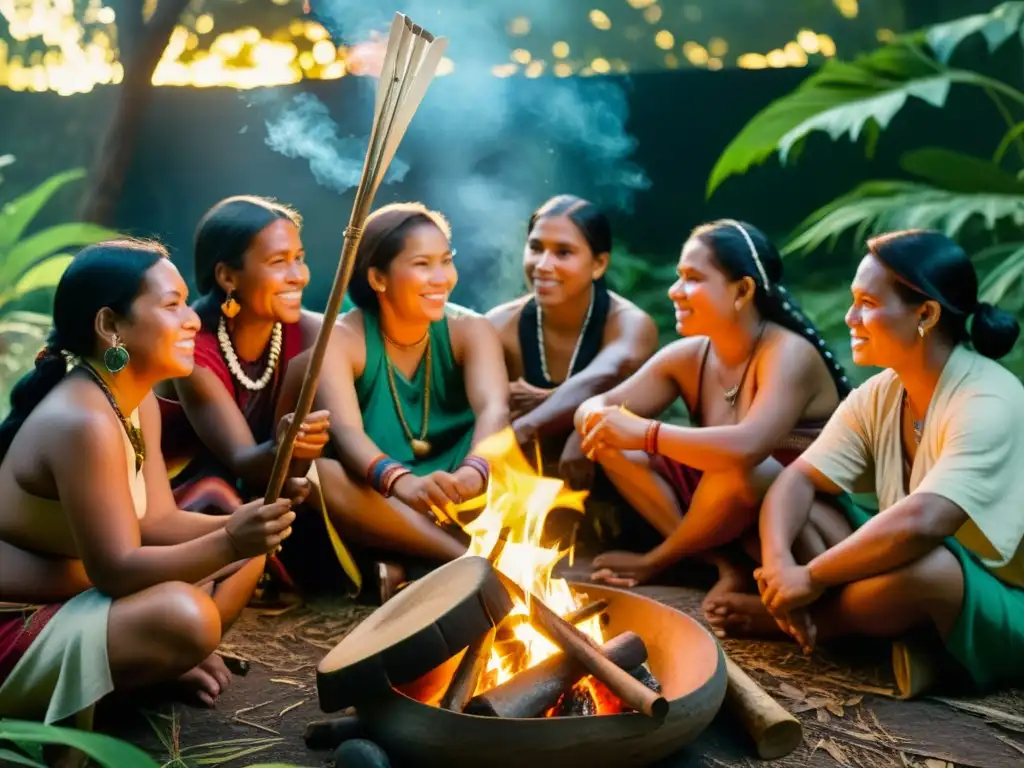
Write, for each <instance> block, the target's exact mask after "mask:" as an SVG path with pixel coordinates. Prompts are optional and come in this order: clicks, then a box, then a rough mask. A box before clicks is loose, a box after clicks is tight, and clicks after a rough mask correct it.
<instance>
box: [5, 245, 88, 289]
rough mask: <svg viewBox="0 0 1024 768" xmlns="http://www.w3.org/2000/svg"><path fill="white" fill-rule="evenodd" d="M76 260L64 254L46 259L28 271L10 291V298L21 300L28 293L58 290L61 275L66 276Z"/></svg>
mask: <svg viewBox="0 0 1024 768" xmlns="http://www.w3.org/2000/svg"><path fill="white" fill-rule="evenodd" d="M74 258H75V257H74V256H71V255H69V254H66V253H62V254H60V255H58V256H53V257H52V258H49V259H44V260H43V261H41V262H39V263H38V264H36V265H35V266H34V267H32V268H31V269H28V270H26V271H25V273H24V274H23V275H22V276H21V277H20V278H18V282H16V283H15V284H14V286H13V287H12V288H11V289H10V293H11V297H10V298H20V297H22V296H24V295H25V294H27V293H30V292H32V291H38V290H40V289H43V288H56V287H57V283H58V282H60V278H61V275H63V274H64V270H66V269H67V268H68V265H69V264H70V263H71V262H72V260H73V259H74ZM5 293H6V292H5Z"/></svg>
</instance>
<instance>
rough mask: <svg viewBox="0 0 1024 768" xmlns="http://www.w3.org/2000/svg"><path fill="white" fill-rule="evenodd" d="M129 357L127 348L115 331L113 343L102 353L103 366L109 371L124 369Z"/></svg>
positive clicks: (115, 371) (116, 371)
mask: <svg viewBox="0 0 1024 768" xmlns="http://www.w3.org/2000/svg"><path fill="white" fill-rule="evenodd" d="M131 359H132V358H131V355H129V354H128V350H127V349H126V348H125V346H124V344H122V343H121V339H120V338H118V336H117V334H116V333H115V334H114V341H113V343H112V344H111V345H110V348H109V349H107V351H106V352H104V353H103V366H104V367H105V368H106V369H107V370H108V371H110V372H111V373H119V372H121V371H123V370H124V369H125V367H126V366H127V365H128V363H129V362H130V361H131Z"/></svg>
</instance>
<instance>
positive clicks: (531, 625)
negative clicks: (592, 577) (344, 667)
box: [425, 430, 660, 717]
mask: <svg viewBox="0 0 1024 768" xmlns="http://www.w3.org/2000/svg"><path fill="white" fill-rule="evenodd" d="M476 452H477V453H478V454H480V455H482V456H484V457H485V458H486V459H487V460H488V461H489V462H490V465H491V480H490V483H489V485H488V489H487V493H486V497H485V498H484V499H483V502H484V503H483V509H482V511H480V512H479V514H478V515H477V516H476V517H475V518H473V519H472V520H471V521H469V522H467V523H465V524H463V526H462V527H463V529H464V530H465V531H466V533H468V534H469V535H470V536H471V541H470V545H469V549H468V552H467V554H466V556H467V557H485V558H487V560H489V561H490V562H491V564H492V565H493V566H494V568H495V569H496V570H497V571H498V573H499V574H500V575H501V577H502V580H503V581H504V582H505V583H506V586H509V587H510V590H509V591H510V594H511V596H512V610H511V611H510V612H509V613H508V614H507V615H506V616H505V618H504V619H503V620H502V621H501V622H500V623H499V624H498V625H497V627H496V628H495V629H494V631H492V632H490V633H488V634H487V635H486V636H485V637H484V638H482V639H481V641H480V642H479V643H477V644H475V645H473V646H470V648H468V649H467V651H466V653H465V655H464V657H463V662H462V664H461V666H460V667H459V669H458V670H457V672H456V674H455V675H454V677H453V680H452V683H451V685H450V686H449V687H448V689H447V691H445V692H444V694H443V695H441V696H440V697H438V696H436V695H435V696H434V697H433V699H432V700H430V701H427V702H425V703H428V704H431V705H436V706H443V707H445V708H446V709H456V710H458V711H465V712H467V713H469V714H479V715H491V716H495V715H499V716H506V717H558V716H580V715H608V714H619V713H621V712H628V711H635V710H633V709H631V708H630V707H629V706H628V705H627V704H624V702H623V701H622V699H621V698H620V696H618V695H617V694H616V693H615V692H614V691H613V690H612V689H611V688H610V687H609V685H608V684H607V683H605V682H603V681H602V680H601V679H600V678H599V677H595V676H594V675H593V674H592V673H589V672H588V670H587V668H586V666H584V665H581V663H580V662H581V661H583V660H582V659H580V658H579V657H578V655H575V654H574V649H575V651H576V653H578V652H580V651H581V650H583V647H584V645H589V646H590V647H591V648H592V649H593V653H592V656H593V657H599V656H601V655H604V656H605V657H606V658H607V659H609V660H611V661H612V662H614V663H615V664H616V665H617V666H618V667H620V668H622V669H624V670H626V671H627V672H629V673H630V674H631V676H632V677H634V678H635V679H637V680H639V681H640V682H642V683H643V684H644V685H646V686H647V687H648V688H649V689H650V690H651V691H653V692H654V693H658V692H660V686H659V685H658V683H657V681H656V679H655V678H654V676H653V675H652V674H651V672H650V670H649V668H648V667H647V666H646V665H645V661H646V659H647V651H646V648H645V646H644V644H643V641H642V640H641V639H640V637H639V636H638V635H637V634H635V633H633V632H628V633H624V634H622V635H620V636H618V637H616V638H614V642H611V643H608V644H607V645H606V641H608V640H609V638H607V637H606V636H605V632H604V628H603V626H602V622H601V615H602V612H603V610H604V609H605V608H607V605H608V604H607V602H605V601H591V600H590V599H589V598H587V597H586V595H584V594H582V593H579V592H574V591H573V590H572V588H571V587H570V586H569V584H568V583H567V582H566V581H565V580H564V579H558V578H553V577H552V572H553V570H554V568H555V566H556V565H557V564H558V562H559V561H561V560H562V559H563V558H565V557H567V556H568V557H569V558H571V557H572V555H573V548H574V544H573V543H572V542H571V541H570V542H569V544H568V546H567V547H565V548H562V547H561V546H558V545H555V546H549V547H544V546H542V543H541V542H542V539H543V536H544V525H545V522H546V521H547V518H548V515H549V514H550V513H551V512H552V511H553V510H554V509H556V508H566V509H573V510H575V511H577V512H579V513H581V514H582V512H583V502H584V500H585V499H586V497H587V493H586V492H585V491H571V490H568V489H566V488H565V486H564V483H563V482H562V481H561V480H559V479H556V478H550V477H545V476H543V474H542V472H541V459H540V456H539V455H538V457H537V466H536V468H534V467H533V466H531V465H530V463H529V462H528V461H527V459H526V457H525V456H524V454H523V453H522V451H521V450H520V448H519V445H518V444H517V442H516V440H515V436H514V434H513V432H512V431H511V430H505V431H503V432H501V433H499V434H497V435H495V436H493V437H491V438H490V439H489V440H486V441H484V442H483V443H482V444H481V445H479V446H478V447H477V450H476ZM480 502H481V500H480V499H477V500H472V501H469V502H467V503H466V504H464V505H462V506H461V507H456V508H454V509H452V510H449V514H450V515H451V516H452V517H453V518H454V519H459V518H460V517H461V516H462V515H463V514H464V513H465V512H467V511H472V510H475V509H479V508H480V507H479V505H480ZM535 603H536V604H535ZM538 611H539V612H540V613H541V617H540V618H539V619H538V616H537V615H536V614H537V613H538ZM559 618H560V619H561V625H562V626H561V627H560V629H561V630H562V631H563V632H569V631H570V630H569V629H568V628H575V637H576V640H577V641H579V642H577V643H576V644H575V646H574V648H570V649H569V652H568V653H566V652H564V651H563V648H561V647H560V642H559V633H558V632H557V631H556V632H554V633H552V632H551V627H550V624H551V623H552V622H556V623H557V622H558V621H559ZM553 635H554V636H553ZM598 649H600V650H598ZM602 651H603V654H602ZM593 660H594V659H593V658H591V661H593ZM585 663H586V662H585V661H584V664H585ZM619 679H620V680H621V676H620V678H619ZM619 685H622V683H621V682H620V683H619ZM634 695H635V694H634ZM657 700H658V699H657V697H652V698H651V701H652V702H656V701H657Z"/></svg>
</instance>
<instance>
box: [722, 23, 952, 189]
mask: <svg viewBox="0 0 1024 768" xmlns="http://www.w3.org/2000/svg"><path fill="white" fill-rule="evenodd" d="M955 74H957V73H953V72H943V71H940V68H939V67H938V65H937V64H935V62H932V61H929V60H928V59H927V57H924V56H923V55H921V53H920V52H919V51H917V50H916V49H914V48H913V47H912V46H911V44H910V43H909V42H907V41H905V40H898V41H897V42H895V43H893V44H891V45H887V46H884V47H882V48H879V49H877V50H875V51H872V52H870V53H868V54H865V55H863V56H860V57H859V58H857V59H855V60H854V61H853V62H843V61H835V60H833V61H829V62H828V63H827V64H826V65H825V66H824V67H822V69H821V70H820V71H818V72H816V73H815V74H813V75H811V76H810V77H808V78H807V79H806V80H805V81H804V82H803V83H801V85H800V86H799V87H798V88H797V89H796V90H795V91H793V92H792V93H790V94H788V95H786V96H783V97H782V98H780V99H777V100H775V101H774V102H772V103H771V104H770V105H768V106H767V107H766V108H765V109H763V110H761V111H760V112H759V113H758V114H756V115H755V116H754V118H753V119H752V120H751V121H750V122H749V123H747V125H746V126H744V128H743V130H742V131H740V133H739V135H737V136H736V137H735V138H734V139H733V140H732V141H731V142H730V143H729V145H728V146H727V147H726V148H725V151H724V152H723V153H722V155H721V157H719V159H718V162H717V163H716V164H715V167H714V169H713V170H712V172H711V176H710V177H709V179H708V188H707V194H708V196H709V197H710V195H711V194H712V193H713V192H714V191H715V189H716V188H717V187H718V186H719V185H720V184H721V183H722V182H723V181H725V180H726V179H727V178H729V177H730V176H733V175H735V174H740V173H744V172H746V171H747V170H748V169H749V168H751V167H752V166H754V165H759V164H761V163H763V162H764V161H765V160H767V159H768V158H769V157H770V156H771V155H772V154H774V153H775V152H776V151H779V152H780V157H781V159H782V161H783V162H786V160H787V159H788V157H789V156H790V155H791V154H792V153H793V151H794V150H795V149H796V148H797V146H798V144H799V142H801V141H802V140H803V139H804V138H805V137H806V136H807V135H808V134H810V133H813V132H815V131H823V132H825V133H828V134H829V135H830V136H831V137H832V138H833V139H836V138H839V137H840V136H843V135H846V134H848V135H849V136H850V137H851V138H853V139H854V140H856V139H857V138H858V137H860V136H861V135H866V134H868V133H869V132H871V131H872V130H878V129H884V128H886V127H887V126H888V125H889V124H890V122H892V119H893V117H894V116H895V115H896V114H897V113H898V112H899V110H900V109H902V107H903V106H904V104H906V102H907V100H908V99H909V98H910V97H915V98H918V99H921V100H923V101H925V102H927V103H929V104H931V105H932V106H935V107H941V106H943V105H944V104H945V101H946V96H947V95H948V93H949V88H950V85H951V83H952V82H954V79H955V78H954V75H955ZM962 77H963V75H962V74H961V78H962Z"/></svg>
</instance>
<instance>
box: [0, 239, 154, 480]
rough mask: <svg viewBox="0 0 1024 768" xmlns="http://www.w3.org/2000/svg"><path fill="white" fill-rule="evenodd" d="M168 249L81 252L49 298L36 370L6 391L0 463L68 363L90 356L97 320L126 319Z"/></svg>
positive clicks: (131, 246) (126, 246) (149, 246)
mask: <svg viewBox="0 0 1024 768" xmlns="http://www.w3.org/2000/svg"><path fill="white" fill-rule="evenodd" d="M166 258H169V255H168V253H167V250H166V249H165V248H164V247H163V246H162V245H160V244H159V243H156V242H151V241H148V240H136V239H131V238H125V239H119V240H108V241H106V242H102V243H98V244H96V245H90V246H88V247H87V248H83V249H82V250H81V251H80V252H79V253H78V255H77V256H75V258H74V259H73V260H72V261H71V263H70V264H69V265H68V268H67V269H66V270H64V274H63V275H61V278H60V282H58V283H57V290H56V292H55V293H54V297H53V328H52V330H51V331H50V334H49V336H48V338H47V342H46V346H45V347H43V349H42V350H40V352H39V354H38V355H36V364H35V367H34V368H33V369H32V370H30V371H29V372H28V373H26V374H25V375H24V376H22V377H21V379H19V380H18V382H17V383H16V384H15V385H14V387H13V388H12V389H11V410H10V413H8V415H7V418H5V419H4V420H3V422H2V423H0V462H2V461H3V460H4V457H6V455H7V451H8V450H9V449H10V447H11V443H13V442H14V438H15V435H17V433H18V430H19V429H21V425H22V424H24V423H25V420H26V419H27V418H28V417H29V415H30V414H31V413H32V411H33V410H35V408H36V406H38V405H39V403H41V402H42V401H43V398H45V397H46V396H47V395H48V394H49V393H50V392H51V391H52V390H53V388H54V387H56V386H57V385H58V384H60V382H61V381H62V380H63V378H64V376H65V375H67V372H68V367H69V362H70V361H71V360H72V359H73V358H75V357H78V358H83V357H88V356H91V355H94V354H95V353H96V348H97V346H98V342H97V339H96V332H95V330H94V328H95V321H96V315H97V314H98V313H99V311H100V310H101V309H103V308H104V307H109V308H110V309H111V310H113V312H114V313H116V314H117V315H119V316H121V317H127V316H128V315H129V313H130V311H131V306H132V303H133V302H134V301H135V298H136V297H137V296H138V295H139V292H140V291H141V290H142V283H143V280H145V277H146V273H147V272H148V271H149V269H150V268H151V267H152V266H153V265H154V264H156V263H157V262H159V261H160V260H161V259H166Z"/></svg>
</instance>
